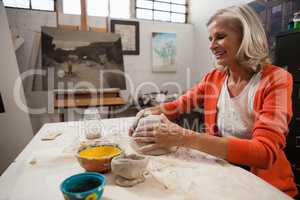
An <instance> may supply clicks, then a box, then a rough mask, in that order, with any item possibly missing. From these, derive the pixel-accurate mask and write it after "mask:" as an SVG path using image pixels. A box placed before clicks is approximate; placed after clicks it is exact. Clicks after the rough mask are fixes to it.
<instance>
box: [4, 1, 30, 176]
mask: <svg viewBox="0 0 300 200" xmlns="http://www.w3.org/2000/svg"><path fill="white" fill-rule="evenodd" d="M0 27H1V29H0V36H1V37H0V44H1V45H0V69H1V73H0V92H1V94H2V98H3V103H4V106H5V113H1V114H0V127H1V128H0V174H1V173H2V172H3V170H4V169H5V168H6V167H8V165H9V164H10V163H11V162H12V161H13V160H14V159H15V157H16V156H17V155H18V154H19V153H20V152H21V150H22V149H23V148H24V147H25V145H26V144H27V143H28V142H29V140H30V139H31V137H32V136H33V133H32V128H31V124H30V120H29V115H28V114H27V113H26V112H23V111H22V110H21V109H20V108H19V107H18V106H17V103H16V99H15V95H14V93H13V88H14V86H15V80H16V79H17V77H18V76H19V69H18V64H17V60H16V56H15V52H14V48H13V44H12V39H11V35H10V31H9V28H8V22H7V17H6V13H5V9H4V7H3V3H2V2H0ZM19 94H20V97H21V100H23V102H24V103H25V104H26V101H25V100H24V93H23V87H22V88H21V91H20V93H19Z"/></svg>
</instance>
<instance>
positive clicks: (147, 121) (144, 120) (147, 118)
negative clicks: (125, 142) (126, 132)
mask: <svg viewBox="0 0 300 200" xmlns="http://www.w3.org/2000/svg"><path fill="white" fill-rule="evenodd" d="M160 123H162V122H161V117H160V115H149V114H146V115H145V114H144V115H141V116H138V117H137V120H136V121H135V122H134V124H133V126H132V127H133V128H134V130H135V129H136V128H138V127H139V126H144V125H156V124H160ZM134 136H135V133H134V132H133V134H132V137H133V138H134ZM133 138H132V139H131V140H130V145H131V147H132V148H133V149H134V150H135V151H136V152H137V153H140V154H142V152H141V151H140V150H139V149H140V148H141V147H143V146H145V145H149V144H151V143H137V142H135V141H134V139H133ZM176 150H177V147H169V148H159V149H155V150H152V151H149V152H147V153H146V154H147V155H151V156H160V155H164V154H168V153H171V152H175V151H176Z"/></svg>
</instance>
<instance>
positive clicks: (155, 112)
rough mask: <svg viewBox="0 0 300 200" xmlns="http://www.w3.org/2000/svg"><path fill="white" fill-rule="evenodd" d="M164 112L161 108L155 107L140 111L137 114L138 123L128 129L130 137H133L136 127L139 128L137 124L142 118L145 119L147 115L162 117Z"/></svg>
mask: <svg viewBox="0 0 300 200" xmlns="http://www.w3.org/2000/svg"><path fill="white" fill-rule="evenodd" d="M161 113H162V112H161V110H160V106H154V107H149V108H145V109H143V110H140V111H139V112H138V113H137V114H136V121H135V122H134V123H133V124H132V125H131V126H130V127H129V129H128V133H129V135H130V136H132V134H133V132H134V129H135V127H136V126H137V122H138V120H139V119H140V118H142V117H145V116H147V115H160V114H161Z"/></svg>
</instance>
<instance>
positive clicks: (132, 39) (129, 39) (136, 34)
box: [110, 20, 140, 55]
mask: <svg viewBox="0 0 300 200" xmlns="http://www.w3.org/2000/svg"><path fill="white" fill-rule="evenodd" d="M110 30H111V32H114V33H119V34H120V35H121V40H122V50H123V54H124V55H139V54H140V27H139V22H138V21H125V20H111V21H110Z"/></svg>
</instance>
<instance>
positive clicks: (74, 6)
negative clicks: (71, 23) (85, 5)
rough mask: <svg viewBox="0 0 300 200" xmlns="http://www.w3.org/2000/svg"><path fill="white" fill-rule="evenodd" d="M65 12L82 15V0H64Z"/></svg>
mask: <svg viewBox="0 0 300 200" xmlns="http://www.w3.org/2000/svg"><path fill="white" fill-rule="evenodd" d="M63 12H64V13H65V14H70V15H80V14H81V4H80V0H63Z"/></svg>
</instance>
